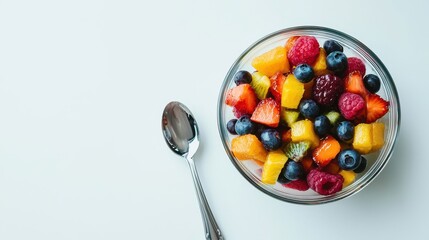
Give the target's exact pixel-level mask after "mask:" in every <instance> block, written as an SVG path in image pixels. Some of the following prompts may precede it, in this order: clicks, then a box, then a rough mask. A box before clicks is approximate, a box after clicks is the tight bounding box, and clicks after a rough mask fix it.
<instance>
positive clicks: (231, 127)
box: [226, 118, 237, 135]
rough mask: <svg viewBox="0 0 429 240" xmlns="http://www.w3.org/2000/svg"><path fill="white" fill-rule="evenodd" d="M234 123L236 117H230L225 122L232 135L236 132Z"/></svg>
mask: <svg viewBox="0 0 429 240" xmlns="http://www.w3.org/2000/svg"><path fill="white" fill-rule="evenodd" d="M235 123H237V119H235V118H234V119H231V120H229V121H228V122H227V123H226V129H227V130H228V132H229V133H231V134H232V135H237V132H236V131H235Z"/></svg>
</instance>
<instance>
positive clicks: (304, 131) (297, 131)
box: [291, 119, 319, 148]
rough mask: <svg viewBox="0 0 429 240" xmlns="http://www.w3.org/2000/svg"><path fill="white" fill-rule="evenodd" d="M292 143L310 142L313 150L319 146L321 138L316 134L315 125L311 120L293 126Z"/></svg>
mask: <svg viewBox="0 0 429 240" xmlns="http://www.w3.org/2000/svg"><path fill="white" fill-rule="evenodd" d="M291 129H292V132H291V133H292V134H291V135H292V136H291V137H292V141H293V142H300V141H310V142H311V148H315V147H317V146H318V145H319V137H318V136H317V135H316V133H315V132H314V127H313V123H312V122H311V121H310V120H307V119H305V120H301V121H297V122H295V123H293V124H292V126H291Z"/></svg>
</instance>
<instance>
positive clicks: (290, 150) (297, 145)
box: [283, 141, 311, 162]
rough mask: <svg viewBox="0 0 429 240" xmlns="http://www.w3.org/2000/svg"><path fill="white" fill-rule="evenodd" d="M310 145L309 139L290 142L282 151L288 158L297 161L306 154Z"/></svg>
mask: <svg viewBox="0 0 429 240" xmlns="http://www.w3.org/2000/svg"><path fill="white" fill-rule="evenodd" d="M310 147H311V142H309V141H301V142H290V143H288V144H287V145H286V147H285V148H284V149H283V152H284V153H285V154H286V156H287V157H288V158H289V159H292V160H294V161H295V162H299V161H301V159H302V158H303V157H304V156H305V155H307V151H308V150H309V149H310Z"/></svg>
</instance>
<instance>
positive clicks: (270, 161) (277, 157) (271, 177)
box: [261, 150, 288, 184]
mask: <svg viewBox="0 0 429 240" xmlns="http://www.w3.org/2000/svg"><path fill="white" fill-rule="evenodd" d="M287 160H288V158H287V157H286V155H285V154H284V153H283V151H281V150H276V151H271V152H269V153H268V156H267V160H266V161H265V163H264V166H263V168H262V178H261V181H262V182H263V183H265V184H275V183H276V181H277V178H278V177H279V175H280V172H281V170H282V168H283V167H284V165H285V163H286V161H287Z"/></svg>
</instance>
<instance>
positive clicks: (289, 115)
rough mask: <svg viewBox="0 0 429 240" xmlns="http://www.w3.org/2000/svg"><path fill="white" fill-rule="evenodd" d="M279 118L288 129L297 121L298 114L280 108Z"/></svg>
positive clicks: (294, 111)
mask: <svg viewBox="0 0 429 240" xmlns="http://www.w3.org/2000/svg"><path fill="white" fill-rule="evenodd" d="M281 118H282V119H283V121H285V122H286V123H287V125H288V126H289V127H291V126H292V123H294V122H296V121H297V120H298V118H299V112H298V111H296V110H288V109H285V108H282V110H281Z"/></svg>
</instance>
